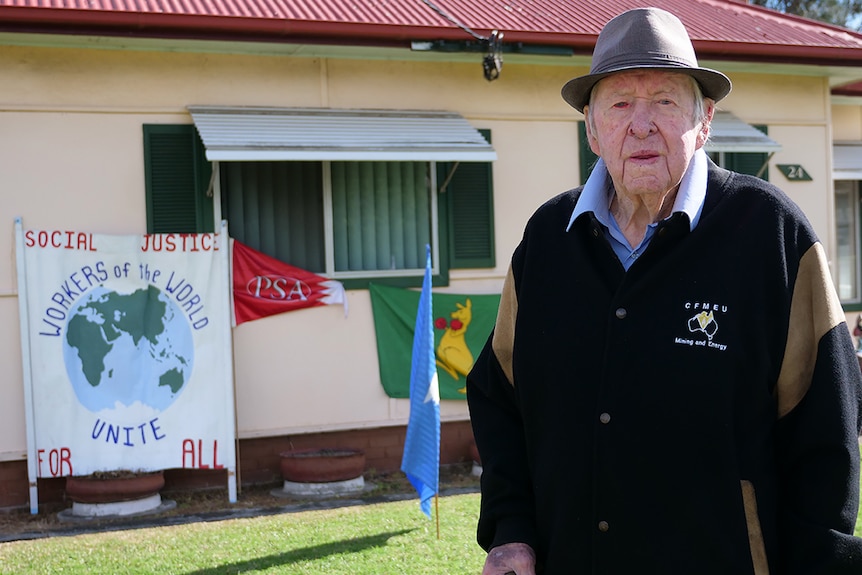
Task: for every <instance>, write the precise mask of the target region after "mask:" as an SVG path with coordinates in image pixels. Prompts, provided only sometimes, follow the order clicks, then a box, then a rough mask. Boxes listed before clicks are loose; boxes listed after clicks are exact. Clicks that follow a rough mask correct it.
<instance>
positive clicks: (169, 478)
mask: <svg viewBox="0 0 862 575" xmlns="http://www.w3.org/2000/svg"><path fill="white" fill-rule="evenodd" d="M405 433H406V428H405V427H379V428H375V429H356V430H349V431H339V432H330V433H310V434H302V435H284V436H280V437H263V438H256V439H242V440H240V441H239V447H238V452H237V460H238V461H239V465H238V470H237V483H238V484H239V485H241V486H242V485H259V484H269V483H277V482H279V481H281V473H280V471H279V466H280V458H279V453H281V452H282V451H287V450H289V449H304V448H337V447H343V448H348V447H349V448H354V449H361V450H363V451H364V452H365V466H366V472H369V473H371V472H389V471H398V470H399V469H400V468H401V455H402V452H403V449H404V435H405ZM472 442H473V431H472V429H471V428H470V422H469V421H454V422H448V423H443V424H442V425H441V426H440V463H441V464H443V465H445V464H450V463H462V462H465V461H468V460H469V459H470V444H471V443H472ZM64 487H65V479H63V478H62V477H60V478H48V479H39V480H38V488H39V503H40V504H41V503H52V504H56V503H62V502H63V501H64V500H65V493H64ZM198 489H225V490H226V489H227V472H226V471H224V470H206V469H167V470H165V488H164V492H171V491H186V490H198ZM29 496H30V494H29V488H28V480H27V462H26V461H23V460H22V461H2V462H0V509H4V508H22V507H23V508H26V507H28V506H29Z"/></svg>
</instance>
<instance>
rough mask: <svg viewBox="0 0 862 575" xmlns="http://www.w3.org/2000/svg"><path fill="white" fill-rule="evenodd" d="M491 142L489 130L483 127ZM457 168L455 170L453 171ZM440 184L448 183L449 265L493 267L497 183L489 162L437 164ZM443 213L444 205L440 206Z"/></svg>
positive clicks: (445, 198) (445, 202)
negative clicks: (495, 187) (495, 190)
mask: <svg viewBox="0 0 862 575" xmlns="http://www.w3.org/2000/svg"><path fill="white" fill-rule="evenodd" d="M480 132H481V133H482V135H483V136H485V139H486V140H488V141H489V142H490V141H491V132H490V130H480ZM453 169H454V172H453V171H452V170H453ZM450 175H451V178H450V177H449V176H450ZM437 178H438V179H437V183H438V185H442V184H443V183H444V182H446V180H447V178H449V180H448V184H447V185H446V188H445V190H444V194H443V195H442V196H441V199H442V200H444V201H443V202H441V204H442V205H444V206H445V210H446V211H445V215H446V217H447V221H446V222H445V223H444V224H445V225H441V230H443V229H445V230H446V233H447V238H446V239H447V240H448V245H449V250H448V252H449V267H450V268H453V269H457V268H462V269H463V268H492V267H494V266H495V265H496V264H495V261H496V258H495V253H494V186H493V174H492V164H491V163H490V162H461V163H459V164H457V166H456V165H455V164H454V163H442V164H438V172H437ZM441 213H443V212H442V207H441Z"/></svg>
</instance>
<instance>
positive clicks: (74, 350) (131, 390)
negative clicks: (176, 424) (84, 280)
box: [63, 285, 194, 412]
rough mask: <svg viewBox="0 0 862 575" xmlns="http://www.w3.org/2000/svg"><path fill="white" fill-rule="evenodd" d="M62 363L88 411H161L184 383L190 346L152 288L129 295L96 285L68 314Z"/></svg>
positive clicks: (179, 318) (174, 311) (176, 316)
mask: <svg viewBox="0 0 862 575" xmlns="http://www.w3.org/2000/svg"><path fill="white" fill-rule="evenodd" d="M63 360H64V362H65V364H66V372H67V373H68V375H69V380H70V381H71V382H72V387H73V388H74V390H75V394H76V395H77V397H78V400H79V401H80V402H81V404H82V405H83V406H84V407H86V408H87V409H89V410H90V411H93V412H98V411H101V410H103V409H115V408H117V407H119V406H120V405H123V406H126V407H129V406H131V405H132V404H134V403H136V402H140V403H142V404H143V405H146V406H149V407H151V408H153V409H157V410H158V411H164V410H165V409H166V408H168V407H169V406H170V405H171V404H172V403H173V402H174V401H175V400H176V398H177V397H178V396H179V394H180V393H181V392H182V390H183V389H184V388H185V386H186V383H187V382H188V381H189V377H190V376H191V373H192V367H193V360H194V342H193V340H192V334H191V328H190V327H189V325H188V322H187V321H186V319H185V316H184V315H183V314H182V312H181V311H180V309H179V308H178V307H177V305H176V304H175V303H174V302H173V301H172V300H171V299H170V298H168V297H167V296H166V295H165V294H164V293H163V292H162V291H161V290H159V289H158V288H156V287H155V286H152V285H150V286H148V287H145V288H141V289H138V290H136V291H134V292H132V293H129V294H122V293H117V292H115V291H111V290H109V289H106V288H104V287H98V288H95V289H93V290H91V291H89V292H87V293H86V294H85V295H84V297H82V298H81V299H80V300H78V301H77V302H76V303H75V305H74V306H73V307H72V308H71V309H70V310H69V315H68V322H67V323H66V337H65V338H64V340H63Z"/></svg>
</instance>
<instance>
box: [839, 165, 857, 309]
mask: <svg viewBox="0 0 862 575" xmlns="http://www.w3.org/2000/svg"><path fill="white" fill-rule="evenodd" d="M859 209H860V205H859V182H858V181H854V180H836V181H835V226H836V239H837V244H838V257H837V258H836V269H835V274H836V285H835V287H836V289H837V290H838V297H839V298H840V299H841V302H842V303H850V304H853V303H856V304H858V303H860V299H862V298H860V294H859V285H860V277H859V241H860V233H859V232H860V230H859Z"/></svg>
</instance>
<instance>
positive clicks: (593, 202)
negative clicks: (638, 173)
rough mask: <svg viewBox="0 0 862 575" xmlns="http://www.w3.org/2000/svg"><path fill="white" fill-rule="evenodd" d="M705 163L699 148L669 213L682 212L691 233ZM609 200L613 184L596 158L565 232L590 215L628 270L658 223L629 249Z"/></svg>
mask: <svg viewBox="0 0 862 575" xmlns="http://www.w3.org/2000/svg"><path fill="white" fill-rule="evenodd" d="M708 164H709V163H708V162H707V158H706V152H704V150H703V148H701V149H700V150H697V151H696V152H695V154H694V156H693V157H692V160H691V162H690V163H689V165H688V169H687V170H686V171H685V174H684V175H683V176H682V181H681V182H680V184H679V192H677V194H676V199H675V200H674V203H673V210H672V213H676V212H682V213H684V214H686V215H687V216H688V221H689V223H690V226H691V228H690V229H691V230H694V228H695V226H697V223H698V222H699V221H700V214H701V212H702V211H703V202H704V200H705V199H706V180H707V170H708ZM612 199H613V185H612V184H611V181H610V176H609V174H608V169H607V167H605V162H604V160H602V159H601V158H599V160H598V162H597V163H596V166H595V168H593V172H592V174H590V177H589V178H587V183H586V184H584V189H583V191H582V192H581V196H580V197H579V198H578V202H577V203H576V204H575V209H574V210H573V211H572V217H571V218H569V225H568V226H566V231H569V229H570V228H571V227H572V223H573V222H574V221H575V219H576V218H577V217H578V216H579V215H581V214H583V213H587V212H592V213H593V215H595V217H596V219H597V220H598V221H599V223H600V224H602V226H603V227H604V229H605V237H606V238H607V240H608V242H610V244H611V247H612V248H613V250H614V253H615V254H617V257H618V258H619V260H620V263H622V264H623V267H624V268H625V269H626V270H628V269H629V268H630V267H631V265H632V264H633V263H634V261H635V260H636V259H638V257H640V255H641V254H642V253H643V252H644V250H646V248H647V246H648V245H649V243H650V240H651V239H652V237H653V235H654V234H655V231H656V227H657V226H658V223H652V224H649V225H648V226H647V229H646V233H645V234H644V238H643V240H641V242H640V243H639V244H638V245H637V246H635V247H634V248H632V247H631V246H630V245H629V242H628V240H626V238H625V236H624V235H623V232H622V230H621V229H620V227H619V225H618V224H617V221H616V219H614V217H613V215H611V200H612Z"/></svg>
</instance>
